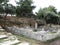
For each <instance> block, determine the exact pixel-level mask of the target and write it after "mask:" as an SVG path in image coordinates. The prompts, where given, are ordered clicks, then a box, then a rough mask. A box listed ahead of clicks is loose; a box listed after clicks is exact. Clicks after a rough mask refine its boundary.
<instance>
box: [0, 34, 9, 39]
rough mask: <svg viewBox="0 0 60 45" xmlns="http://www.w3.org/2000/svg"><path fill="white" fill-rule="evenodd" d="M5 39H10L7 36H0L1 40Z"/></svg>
mask: <svg viewBox="0 0 60 45" xmlns="http://www.w3.org/2000/svg"><path fill="white" fill-rule="evenodd" d="M5 38H8V36H7V35H0V39H5Z"/></svg>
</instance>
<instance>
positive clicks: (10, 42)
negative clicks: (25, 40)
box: [0, 40, 20, 45]
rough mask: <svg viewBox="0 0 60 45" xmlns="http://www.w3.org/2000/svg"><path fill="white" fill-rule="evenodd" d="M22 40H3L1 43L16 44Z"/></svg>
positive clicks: (4, 44)
mask: <svg viewBox="0 0 60 45" xmlns="http://www.w3.org/2000/svg"><path fill="white" fill-rule="evenodd" d="M19 42H20V41H18V40H14V41H10V40H9V41H6V42H3V43H0V45H12V44H16V43H19Z"/></svg>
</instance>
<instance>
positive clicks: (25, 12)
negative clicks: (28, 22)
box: [16, 0, 35, 17]
mask: <svg viewBox="0 0 60 45" xmlns="http://www.w3.org/2000/svg"><path fill="white" fill-rule="evenodd" d="M34 8H35V6H32V0H20V1H19V2H18V6H17V9H16V13H17V16H19V17H32V16H33V12H32V10H33V9H34Z"/></svg>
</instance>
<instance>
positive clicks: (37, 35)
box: [8, 26, 60, 41]
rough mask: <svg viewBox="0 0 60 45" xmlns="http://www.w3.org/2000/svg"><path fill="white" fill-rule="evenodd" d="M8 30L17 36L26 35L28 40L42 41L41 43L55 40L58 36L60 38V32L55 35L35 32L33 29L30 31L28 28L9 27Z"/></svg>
mask: <svg viewBox="0 0 60 45" xmlns="http://www.w3.org/2000/svg"><path fill="white" fill-rule="evenodd" d="M8 30H9V31H10V32H11V33H13V34H17V35H24V36H26V37H28V38H32V39H36V40H40V41H47V40H51V39H54V38H56V37H58V36H60V35H59V34H60V31H57V33H54V34H49V33H47V32H45V31H40V32H34V31H33V29H31V28H30V29H28V28H18V27H15V26H14V27H8Z"/></svg>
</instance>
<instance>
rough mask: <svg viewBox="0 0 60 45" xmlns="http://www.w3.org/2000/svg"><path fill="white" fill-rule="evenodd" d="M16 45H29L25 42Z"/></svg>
mask: <svg viewBox="0 0 60 45" xmlns="http://www.w3.org/2000/svg"><path fill="white" fill-rule="evenodd" d="M18 45H29V43H27V42H22V43H20V44H18Z"/></svg>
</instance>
